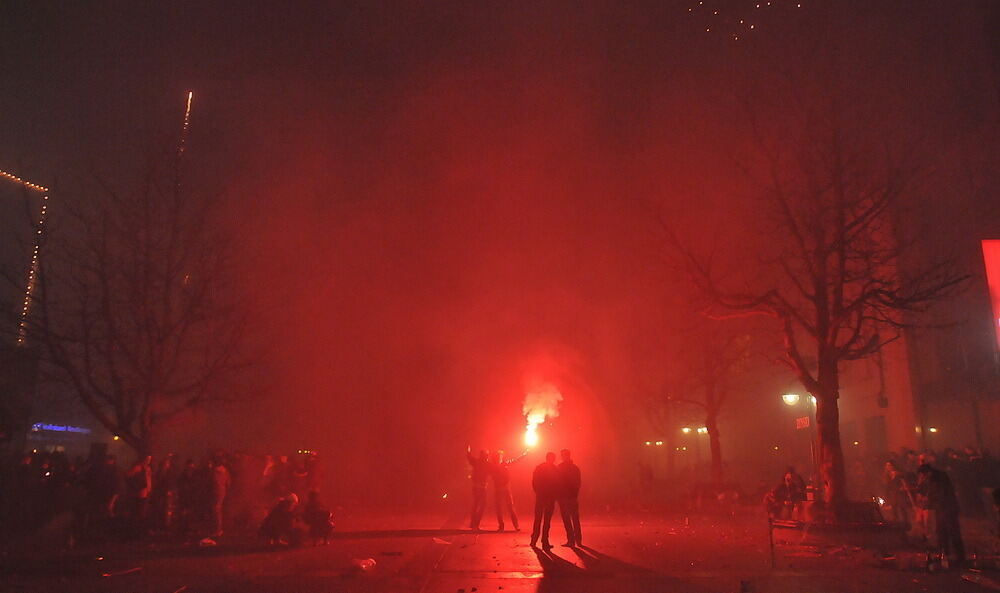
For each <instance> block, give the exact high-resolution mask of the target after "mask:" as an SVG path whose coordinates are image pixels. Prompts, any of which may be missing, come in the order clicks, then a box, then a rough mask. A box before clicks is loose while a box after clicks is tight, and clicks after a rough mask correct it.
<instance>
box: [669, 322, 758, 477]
mask: <svg viewBox="0 0 1000 593" xmlns="http://www.w3.org/2000/svg"><path fill="white" fill-rule="evenodd" d="M721 325H722V324H721V323H719V322H715V321H707V322H703V323H701V324H700V326H699V327H698V328H697V331H696V332H694V333H692V335H690V336H688V338H687V339H685V340H684V350H683V352H678V353H677V356H678V357H680V358H681V359H682V360H683V361H684V362H685V363H686V364H684V365H683V366H682V368H684V369H687V372H686V373H685V374H684V375H683V376H680V377H678V378H677V384H676V386H674V387H673V388H672V389H671V390H670V394H669V395H667V398H666V399H667V403H668V404H671V405H677V404H681V405H687V406H693V407H695V408H697V409H698V411H699V413H701V414H703V416H702V417H703V418H704V422H705V429H706V430H707V432H708V442H709V449H710V451H711V465H710V467H711V473H710V477H711V481H712V484H714V485H716V486H718V485H720V484H721V483H722V480H723V465H722V441H721V439H720V431H719V414H720V413H721V412H722V409H723V407H724V406H725V404H726V401H727V400H728V398H729V396H730V395H731V394H732V393H733V392H734V391H735V390H736V389H738V388H739V386H740V385H742V386H743V388H744V389H745V388H746V381H745V375H746V372H747V364H748V362H749V359H750V346H751V339H750V334H749V333H746V332H739V331H734V330H733V328H732V327H721Z"/></svg>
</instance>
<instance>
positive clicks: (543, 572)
mask: <svg viewBox="0 0 1000 593" xmlns="http://www.w3.org/2000/svg"><path fill="white" fill-rule="evenodd" d="M456 523H457V518H453V519H452V520H448V518H446V517H443V516H439V517H435V516H424V517H408V518H404V517H388V516H379V517H372V516H369V517H352V518H349V519H346V520H342V521H341V523H340V525H338V535H337V538H336V539H335V540H334V541H333V542H331V544H330V545H329V546H320V547H311V546H309V547H305V548H300V549H295V550H278V551H274V550H267V549H264V548H261V547H260V546H259V544H257V543H256V542H254V541H252V540H251V539H249V538H238V537H224V538H222V539H221V541H220V543H219V545H218V546H216V547H207V548H201V547H198V546H196V545H180V544H176V543H168V542H164V543H158V544H149V543H145V544H133V545H115V546H102V547H100V548H94V549H92V550H85V551H77V552H74V553H72V554H68V555H64V556H62V557H47V558H43V557H42V556H41V555H39V554H30V555H27V556H24V555H19V554H17V553H15V555H12V556H7V557H6V558H4V561H3V570H4V573H3V574H0V591H18V592H25V593H27V592H32V591H46V592H47V591H79V592H84V593H86V592H121V593H203V592H234V593H255V592H265V591H267V592H275V593H298V592H302V593H306V592H341V591H343V592H352V593H353V592H366V593H367V592H371V593H394V592H397V593H403V592H413V593H474V592H475V593H480V592H483V593H486V592H489V593H494V592H495V593H521V592H542V593H544V592H559V593H563V592H565V593H571V592H572V593H589V592H629V591H637V592H638V591H642V592H660V591H662V592H671V593H675V592H676V593H687V592H690V593H709V592H711V593H716V592H718V593H736V592H741V591H742V592H747V593H750V592H752V593H785V592H802V593H826V592H829V593H834V592H835V593H854V592H858V593H861V592H865V593H869V592H872V593H877V592H886V593H888V592H893V593H895V592H911V591H912V592H920V593H924V592H938V591H940V592H949V593H952V592H953V593H962V592H977V591H990V590H992V589H991V588H990V587H989V586H988V584H989V582H988V581H984V582H987V585H986V586H984V585H982V584H973V583H971V582H969V581H968V580H965V579H963V575H964V576H966V577H967V578H973V579H980V580H983V579H992V580H993V581H1000V574H998V573H996V572H990V571H989V570H986V571H983V572H975V571H972V572H970V571H949V572H942V573H932V574H928V573H927V572H926V571H924V570H923V568H924V566H923V562H922V557H921V556H919V555H918V554H916V553H915V552H913V553H899V552H896V553H893V554H892V556H893V557H892V558H889V559H886V558H884V556H886V555H888V554H889V553H890V552H891V550H889V548H887V547H885V546H881V545H879V544H877V543H876V544H874V545H872V546H871V547H869V548H867V549H866V548H860V547H856V546H852V545H842V544H839V543H838V544H833V543H828V544H823V543H819V544H816V543H815V542H812V543H810V541H812V540H809V541H806V542H802V541H798V540H799V537H800V536H799V535H798V534H792V537H791V538H790V539H791V540H792V541H791V543H779V545H778V546H777V548H776V554H775V566H774V567H773V568H772V565H771V555H770V552H769V546H768V538H767V528H766V524H765V522H764V521H763V519H762V518H761V517H759V516H756V515H751V516H747V517H744V518H741V519H739V520H736V521H729V520H720V519H710V518H691V519H685V518H683V517H673V518H668V517H655V516H650V515H641V516H638V515H633V516H627V515H602V516H596V517H591V518H589V520H587V519H585V521H584V542H585V547H583V548H580V549H570V548H563V547H556V548H554V549H553V550H551V551H550V552H548V553H546V552H543V551H542V550H536V549H532V548H531V547H529V546H528V534H527V533H524V532H522V533H511V532H507V533H480V534H472V533H469V532H465V531H462V530H458V529H454V528H453V525H455V524H456ZM553 532H554V536H556V537H560V536H561V534H562V529H561V526H554V528H553ZM788 535H789V534H780V537H779V540H784V539H789V538H787V537H786V536H788ZM559 541H561V540H559ZM554 543H555V541H554ZM980 554H982V551H980ZM366 558H372V559H374V560H375V566H374V568H371V569H368V570H363V569H361V568H358V567H357V564H358V563H357V560H363V559H366ZM103 575H107V576H103Z"/></svg>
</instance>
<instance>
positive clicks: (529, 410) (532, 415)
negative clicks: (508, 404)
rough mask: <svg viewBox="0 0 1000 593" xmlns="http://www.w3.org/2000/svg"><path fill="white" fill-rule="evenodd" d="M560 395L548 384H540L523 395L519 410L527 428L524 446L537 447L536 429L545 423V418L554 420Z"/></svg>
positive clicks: (560, 398) (560, 399)
mask: <svg viewBox="0 0 1000 593" xmlns="http://www.w3.org/2000/svg"><path fill="white" fill-rule="evenodd" d="M562 398H563V396H562V394H561V393H559V390H558V389H556V388H555V386H554V385H552V384H550V383H541V384H539V385H537V386H535V387H533V388H531V389H529V390H528V392H527V393H526V394H525V395H524V405H523V406H522V407H521V410H522V411H523V412H524V419H525V422H527V427H526V428H525V429H524V445H525V446H526V447H529V448H531V447H535V446H537V445H538V427H539V426H541V425H542V424H544V423H545V420H546V419H547V418H555V417H556V416H558V415H559V402H561V401H562Z"/></svg>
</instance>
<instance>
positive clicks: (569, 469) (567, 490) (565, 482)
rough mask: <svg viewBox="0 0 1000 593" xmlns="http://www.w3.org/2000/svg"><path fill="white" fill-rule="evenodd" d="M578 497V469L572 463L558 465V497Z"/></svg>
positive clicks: (565, 462) (566, 462)
mask: <svg viewBox="0 0 1000 593" xmlns="http://www.w3.org/2000/svg"><path fill="white" fill-rule="evenodd" d="M578 496H580V468H579V467H578V466H577V465H576V464H575V463H573V462H572V461H564V462H562V463H560V464H559V497H560V498H577V497H578Z"/></svg>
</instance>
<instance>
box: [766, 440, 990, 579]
mask: <svg viewBox="0 0 1000 593" xmlns="http://www.w3.org/2000/svg"><path fill="white" fill-rule="evenodd" d="M882 459H883V460H884V461H882V465H881V475H880V478H879V479H878V480H877V481H873V480H871V479H870V478H871V476H872V475H874V474H875V473H876V472H874V471H866V470H865V468H864V466H863V464H862V462H861V461H860V460H855V461H854V462H853V463H852V464H851V468H852V471H851V474H852V475H851V476H850V478H849V479H853V480H855V484H856V485H855V488H857V489H861V490H862V492H864V494H862V495H861V496H860V497H856V499H860V500H871V501H872V502H875V503H877V504H878V507H879V511H880V514H881V517H882V518H883V519H885V520H886V521H890V522H893V523H895V524H897V525H899V526H900V527H901V528H902V529H904V530H905V531H906V532H907V533H908V534H910V535H911V536H912V537H914V538H916V539H919V540H921V541H923V542H925V543H926V544H927V546H928V549H930V550H933V551H935V552H937V554H938V555H939V556H940V557H941V558H949V559H950V560H951V562H953V563H957V564H961V563H962V562H963V561H964V560H965V547H964V545H963V541H962V532H961V525H960V521H959V517H960V515H964V516H968V517H984V516H989V517H992V518H993V519H994V520H997V521H998V524H997V529H998V532H1000V463H998V462H997V460H995V459H994V458H993V457H992V456H990V454H989V453H988V452H985V451H981V450H979V449H977V448H975V447H966V448H965V449H964V450H961V451H959V450H956V449H946V450H944V451H942V452H941V453H940V454H938V453H937V452H935V451H931V450H925V451H923V452H920V453H918V452H916V451H913V450H909V449H904V450H902V451H900V452H898V453H891V454H887V455H885V456H883V457H882ZM811 488H812V486H811V485H810V484H808V483H807V482H806V480H805V479H804V478H802V476H800V475H799V474H798V473H797V472H796V471H795V469H794V468H792V467H789V468H788V469H787V470H786V471H785V473H784V474H783V476H782V480H781V483H779V484H778V485H777V486H775V487H774V488H772V489H771V490H770V491H769V492H768V494H767V495H766V496H765V499H764V503H765V506H766V508H767V511H768V514H769V516H770V517H772V518H775V519H807V518H808V516H807V513H805V512H804V505H803V504H802V503H804V502H805V501H806V500H808V499H811V498H813V497H814V496H812V493H811V492H810V489H811Z"/></svg>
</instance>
